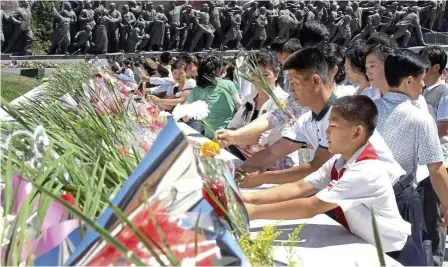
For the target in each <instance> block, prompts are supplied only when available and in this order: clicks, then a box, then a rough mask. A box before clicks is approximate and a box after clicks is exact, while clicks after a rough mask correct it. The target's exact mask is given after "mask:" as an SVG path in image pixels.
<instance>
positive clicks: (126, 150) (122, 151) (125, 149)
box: [118, 146, 128, 155]
mask: <svg viewBox="0 0 448 267" xmlns="http://www.w3.org/2000/svg"><path fill="white" fill-rule="evenodd" d="M118 152H119V153H120V154H121V155H127V154H128V149H127V148H126V147H125V146H120V148H118Z"/></svg>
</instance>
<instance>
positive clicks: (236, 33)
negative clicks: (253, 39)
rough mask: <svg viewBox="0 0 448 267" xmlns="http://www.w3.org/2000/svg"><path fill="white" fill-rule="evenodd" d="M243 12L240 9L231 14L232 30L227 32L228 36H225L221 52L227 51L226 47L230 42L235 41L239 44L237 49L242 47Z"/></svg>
mask: <svg viewBox="0 0 448 267" xmlns="http://www.w3.org/2000/svg"><path fill="white" fill-rule="evenodd" d="M242 13H243V10H242V9H240V8H237V9H235V10H234V11H233V12H229V15H230V28H229V29H228V30H227V33H226V35H225V36H224V41H223V42H222V45H221V47H220V48H221V50H226V49H228V47H227V46H226V45H227V43H228V42H230V41H233V40H235V41H236V42H237V44H236V47H235V48H236V49H239V48H240V47H241V40H242V39H243V35H242V32H241V29H240V27H241V14H242Z"/></svg>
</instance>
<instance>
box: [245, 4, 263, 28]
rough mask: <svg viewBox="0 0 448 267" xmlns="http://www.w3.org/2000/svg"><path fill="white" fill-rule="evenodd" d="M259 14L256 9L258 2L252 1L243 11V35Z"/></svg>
mask: <svg viewBox="0 0 448 267" xmlns="http://www.w3.org/2000/svg"><path fill="white" fill-rule="evenodd" d="M259 15H260V11H259V10H258V2H252V3H251V4H250V8H249V9H247V10H246V11H244V13H243V17H242V21H243V25H244V28H243V36H245V35H246V34H247V33H248V32H249V30H250V29H251V28H252V25H253V23H254V22H255V20H256V19H257V18H258V16H259Z"/></svg>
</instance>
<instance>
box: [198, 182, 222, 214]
mask: <svg viewBox="0 0 448 267" xmlns="http://www.w3.org/2000/svg"><path fill="white" fill-rule="evenodd" d="M206 183H207V184H208V187H209V188H210V191H211V193H212V194H213V195H214V196H215V198H216V199H217V200H218V201H219V202H220V203H221V206H222V207H224V209H225V210H226V211H228V207H227V198H226V194H225V191H224V183H222V182H211V181H206ZM202 196H203V197H204V198H205V199H206V200H207V201H208V203H209V204H210V205H211V206H212V207H213V209H214V210H215V212H216V214H218V216H220V217H224V215H225V214H226V212H225V211H224V210H223V209H222V208H221V207H220V206H219V205H218V203H216V201H215V200H214V199H213V198H212V197H211V196H210V195H209V194H208V193H207V190H205V188H203V189H202Z"/></svg>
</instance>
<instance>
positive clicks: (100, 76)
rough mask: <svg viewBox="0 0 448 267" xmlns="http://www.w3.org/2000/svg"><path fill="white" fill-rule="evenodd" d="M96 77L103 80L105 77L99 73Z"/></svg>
mask: <svg viewBox="0 0 448 267" xmlns="http://www.w3.org/2000/svg"><path fill="white" fill-rule="evenodd" d="M95 77H96V78H103V76H102V75H101V74H99V73H97V74H95Z"/></svg>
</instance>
